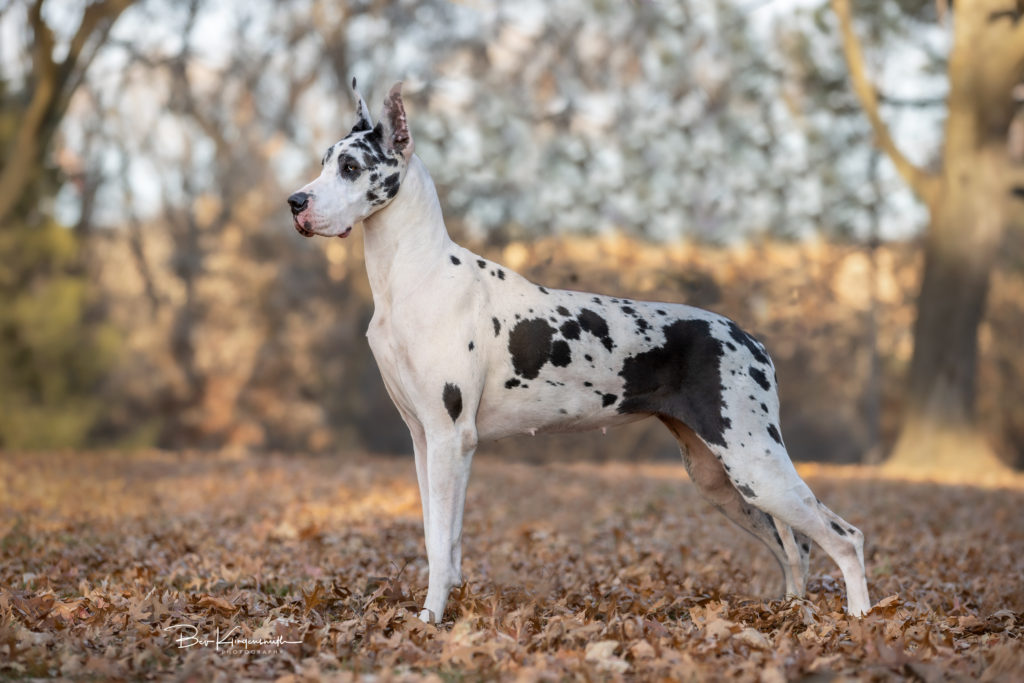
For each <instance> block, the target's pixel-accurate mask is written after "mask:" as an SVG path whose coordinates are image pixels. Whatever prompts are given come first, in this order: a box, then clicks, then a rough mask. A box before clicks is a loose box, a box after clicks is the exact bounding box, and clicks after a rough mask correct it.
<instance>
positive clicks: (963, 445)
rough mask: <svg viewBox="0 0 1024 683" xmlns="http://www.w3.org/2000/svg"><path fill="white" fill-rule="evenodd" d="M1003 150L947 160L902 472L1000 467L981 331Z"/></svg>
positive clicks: (998, 223)
mask: <svg viewBox="0 0 1024 683" xmlns="http://www.w3.org/2000/svg"><path fill="white" fill-rule="evenodd" d="M1001 168H1005V167H1004V166H1003V164H1002V159H1001V155H1000V153H999V150H998V149H996V150H991V149H990V150H981V151H979V152H977V153H974V154H969V155H964V156H963V158H960V159H957V160H951V159H947V171H946V173H944V182H943V186H944V187H943V189H944V192H943V193H942V196H941V199H940V200H939V201H938V202H937V203H936V204H935V205H934V206H933V207H932V218H931V224H930V226H929V229H928V232H927V234H926V237H925V256H924V276H923V279H922V282H921V292H920V295H919V298H918V302H917V321H916V324H915V325H914V354H913V358H912V360H911V364H910V372H909V376H908V378H907V389H906V392H907V393H906V411H905V413H904V417H903V424H902V428H901V431H900V436H899V439H898V441H897V444H896V448H895V450H894V451H893V455H892V458H891V459H890V461H889V464H890V466H891V467H894V468H921V467H929V468H939V469H943V470H950V469H955V470H961V471H962V470H986V469H992V468H998V466H999V464H998V461H997V459H996V458H995V456H994V454H993V452H992V450H991V448H990V446H989V445H988V444H987V443H986V442H985V440H984V438H983V437H982V435H981V433H980V431H979V429H978V426H977V420H976V418H975V413H974V399H975V393H976V377H977V362H978V330H979V327H980V325H981V321H982V319H983V317H984V314H985V300H986V297H987V295H988V289H989V273H990V271H991V270H992V266H993V265H994V262H995V257H996V251H997V249H998V247H999V244H1000V242H1001V239H1002V235H1003V226H1004V224H1005V221H1006V215H1007V211H1006V204H1007V197H1008V195H1007V194H1006V193H1005V192H1002V191H1001V190H1002V188H1003V186H1004V183H1002V182H1001V181H1000V177H999V169H1001Z"/></svg>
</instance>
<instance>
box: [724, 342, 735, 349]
mask: <svg viewBox="0 0 1024 683" xmlns="http://www.w3.org/2000/svg"><path fill="white" fill-rule="evenodd" d="M725 348H727V349H729V350H730V351H735V350H736V345H735V344H733V343H732V342H725Z"/></svg>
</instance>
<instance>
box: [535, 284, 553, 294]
mask: <svg viewBox="0 0 1024 683" xmlns="http://www.w3.org/2000/svg"><path fill="white" fill-rule="evenodd" d="M537 289H539V290H540V293H541V294H549V293H550V292H548V290H546V289H544V288H543V287H541V286H540V285H537Z"/></svg>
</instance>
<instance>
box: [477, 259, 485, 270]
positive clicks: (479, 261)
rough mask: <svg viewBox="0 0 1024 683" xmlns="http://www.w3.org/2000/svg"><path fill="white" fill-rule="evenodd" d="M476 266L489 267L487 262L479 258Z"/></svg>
mask: <svg viewBox="0 0 1024 683" xmlns="http://www.w3.org/2000/svg"><path fill="white" fill-rule="evenodd" d="M476 264H477V265H478V266H480V267H481V268H486V267H487V261H484V260H483V259H482V258H478V259H477V260H476Z"/></svg>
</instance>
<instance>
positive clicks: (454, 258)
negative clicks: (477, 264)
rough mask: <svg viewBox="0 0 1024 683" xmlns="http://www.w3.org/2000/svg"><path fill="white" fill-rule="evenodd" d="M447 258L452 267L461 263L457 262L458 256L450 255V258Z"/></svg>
mask: <svg viewBox="0 0 1024 683" xmlns="http://www.w3.org/2000/svg"><path fill="white" fill-rule="evenodd" d="M448 258H450V259H451V260H452V265H453V266H457V265H459V264H460V263H462V261H460V260H459V257H458V256H455V255H454V254H452V255H451V256H449V257H448Z"/></svg>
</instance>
